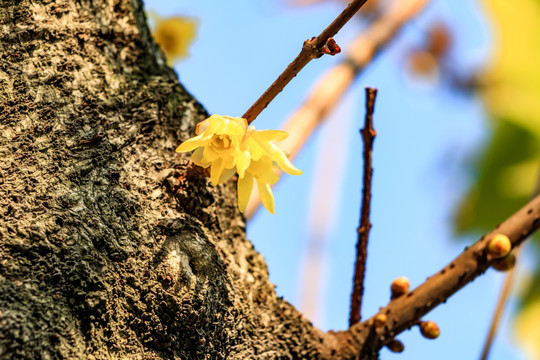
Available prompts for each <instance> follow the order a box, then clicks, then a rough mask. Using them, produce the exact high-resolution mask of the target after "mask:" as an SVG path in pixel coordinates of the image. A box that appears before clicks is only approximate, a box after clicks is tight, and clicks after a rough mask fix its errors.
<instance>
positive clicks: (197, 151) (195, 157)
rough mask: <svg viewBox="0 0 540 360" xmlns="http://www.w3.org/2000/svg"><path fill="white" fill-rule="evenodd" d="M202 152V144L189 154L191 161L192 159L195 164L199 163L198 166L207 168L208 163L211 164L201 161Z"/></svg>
mask: <svg viewBox="0 0 540 360" xmlns="http://www.w3.org/2000/svg"><path fill="white" fill-rule="evenodd" d="M203 153H204V146H203V147H199V148H197V149H195V151H194V152H193V154H191V161H193V163H194V164H195V165H199V166H200V167H203V168H207V167H209V166H210V165H212V163H209V162H203V161H202V159H203Z"/></svg>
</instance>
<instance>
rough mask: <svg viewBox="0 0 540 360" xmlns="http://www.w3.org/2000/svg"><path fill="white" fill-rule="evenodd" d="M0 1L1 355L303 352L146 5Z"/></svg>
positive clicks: (316, 334)
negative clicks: (199, 157) (188, 148)
mask: <svg viewBox="0 0 540 360" xmlns="http://www.w3.org/2000/svg"><path fill="white" fill-rule="evenodd" d="M0 6H1V8H0V25H1V27H0V47H1V49H0V53H1V54H2V56H1V59H0V104H1V105H0V108H1V109H2V111H1V115H0V119H1V133H0V157H1V158H2V162H1V163H0V192H1V194H0V214H1V220H0V243H1V246H0V358H2V359H34V358H43V359H60V358H63V359H85V358H89V359H107V358H126V359H154V358H155V359H170V358H177V359H210V358H211V359H217V358H238V359H248V358H312V359H316V358H319V357H320V356H322V355H321V354H320V349H321V343H323V339H324V335H323V334H322V333H321V332H320V331H318V330H317V329H314V328H313V327H312V326H311V324H310V323H309V322H308V321H307V320H306V319H304V318H303V317H302V315H301V314H300V313H298V312H297V311H296V310H295V309H294V308H293V307H292V306H291V305H289V304H288V303H287V302H286V301H284V300H283V299H281V298H279V297H277V296H276V294H275V292H274V290H273V285H272V284H271V283H270V282H269V281H268V274H267V268H266V265H265V262H264V259H263V258H262V256H261V255H260V254H258V253H257V252H256V251H255V250H254V249H253V246H252V244H251V243H250V242H249V241H248V240H246V238H245V224H244V221H243V218H242V217H241V214H239V212H238V210H237V208H236V200H235V196H236V190H235V184H234V181H231V182H229V183H228V184H225V185H220V186H217V187H212V186H211V185H210V183H209V180H208V179H207V178H206V176H205V175H204V174H203V173H202V172H200V171H199V170H198V169H197V168H195V167H192V166H190V165H189V160H188V158H187V156H186V155H177V154H175V152H174V150H175V147H176V146H177V145H178V144H179V143H180V142H181V141H182V140H184V139H186V138H187V137H189V136H192V135H193V132H192V131H193V127H194V124H196V123H197V122H198V121H200V120H202V119H204V117H205V116H206V113H205V111H204V109H203V108H202V107H201V106H200V105H199V104H198V103H197V102H196V101H195V100H194V99H193V98H192V97H191V96H190V95H189V94H188V93H187V92H186V90H185V89H184V88H183V87H182V86H181V85H180V84H179V83H178V81H177V78H176V75H175V74H174V73H173V72H172V71H171V70H170V69H169V68H167V67H166V65H165V61H164V60H163V58H162V56H161V55H160V54H159V52H158V51H157V48H156V46H155V44H154V43H153V42H152V40H151V38H150V36H149V32H148V29H147V27H146V23H145V18H144V13H143V11H142V4H141V2H140V0H114V1H113V0H109V1H105V0H104V1H92V0H81V1H67V0H58V1H47V0H45V1H30V0H23V1H15V0H4V1H2V2H1V5H0Z"/></svg>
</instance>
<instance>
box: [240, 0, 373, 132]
mask: <svg viewBox="0 0 540 360" xmlns="http://www.w3.org/2000/svg"><path fill="white" fill-rule="evenodd" d="M366 1H367V0H353V1H352V2H351V3H349V5H348V6H347V7H346V8H345V10H343V11H342V12H341V14H339V15H338V16H337V17H336V18H335V20H334V21H333V22H332V23H331V24H330V25H328V27H327V28H326V29H324V30H323V32H322V33H321V34H320V35H319V36H317V37H314V38H312V39H311V40H306V41H304V45H303V46H302V50H301V51H300V53H299V54H298V55H297V56H296V58H295V59H294V60H293V61H292V62H291V63H290V64H289V66H287V68H286V69H285V71H283V72H282V73H281V75H279V76H278V78H277V79H276V80H275V81H274V82H273V83H272V85H270V87H269V88H268V89H267V90H266V91H265V92H264V94H262V95H261V97H260V98H259V99H258V100H257V101H255V103H254V104H253V105H251V107H250V108H249V109H248V111H246V113H245V114H244V115H243V116H242V117H243V118H244V119H246V120H247V121H248V123H249V124H251V122H253V120H255V118H257V116H259V114H260V113H261V112H262V111H263V110H264V109H265V108H266V107H267V106H268V104H270V102H271V101H272V100H274V98H275V97H276V96H277V94H279V93H280V92H281V90H283V88H284V87H285V86H286V85H287V84H288V83H289V82H290V81H291V80H292V79H293V78H294V77H295V76H296V75H297V74H298V73H299V72H300V70H302V68H303V67H304V66H306V65H307V64H308V63H309V62H310V61H311V60H312V59H316V58H319V57H321V56H322V55H323V54H330V55H334V54H337V53H338V52H339V46H337V45H336V43H335V41H334V40H333V39H332V37H333V36H334V35H336V34H337V32H338V31H339V30H340V29H341V28H342V27H343V25H345V24H346V23H347V22H348V21H349V20H350V19H351V18H352V17H353V15H354V14H356V12H357V11H358V10H360V8H361V7H362V5H364V3H365V2H366Z"/></svg>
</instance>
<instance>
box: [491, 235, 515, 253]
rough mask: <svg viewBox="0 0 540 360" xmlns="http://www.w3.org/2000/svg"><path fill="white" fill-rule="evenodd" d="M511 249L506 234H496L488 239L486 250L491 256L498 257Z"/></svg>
mask: <svg viewBox="0 0 540 360" xmlns="http://www.w3.org/2000/svg"><path fill="white" fill-rule="evenodd" d="M511 249H512V243H511V242H510V239H509V238H508V236H506V235H504V234H496V235H495V236H493V237H492V238H491V240H489V242H488V244H487V246H486V251H487V254H488V256H490V257H491V258H500V257H503V256H505V255H506V254H508V253H509V252H510V250H511Z"/></svg>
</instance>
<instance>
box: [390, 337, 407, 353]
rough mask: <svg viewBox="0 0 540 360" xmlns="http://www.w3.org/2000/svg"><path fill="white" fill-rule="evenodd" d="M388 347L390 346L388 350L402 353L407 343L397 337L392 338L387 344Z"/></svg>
mask: <svg viewBox="0 0 540 360" xmlns="http://www.w3.org/2000/svg"><path fill="white" fill-rule="evenodd" d="M386 347H387V348H388V350H390V351H391V352H395V353H400V352H403V350H405V345H403V343H402V342H401V341H399V340H397V339H392V341H390V342H389V343H388V344H386Z"/></svg>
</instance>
